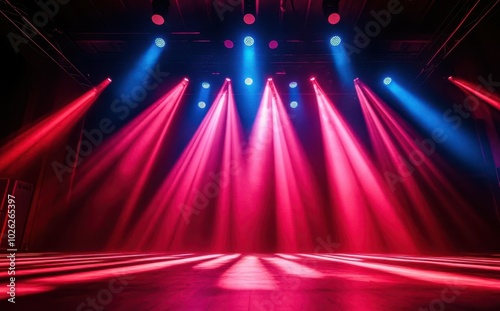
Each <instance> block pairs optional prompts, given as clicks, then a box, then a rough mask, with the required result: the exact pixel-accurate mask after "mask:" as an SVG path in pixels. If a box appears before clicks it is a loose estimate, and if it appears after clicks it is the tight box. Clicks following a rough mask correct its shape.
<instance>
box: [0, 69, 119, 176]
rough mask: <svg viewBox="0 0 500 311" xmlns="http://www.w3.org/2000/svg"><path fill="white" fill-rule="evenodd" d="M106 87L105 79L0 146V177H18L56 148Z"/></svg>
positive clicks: (107, 83) (107, 81)
mask: <svg viewBox="0 0 500 311" xmlns="http://www.w3.org/2000/svg"><path fill="white" fill-rule="evenodd" d="M109 83H110V82H109V80H106V79H105V80H104V81H102V82H101V83H100V84H99V85H97V86H96V87H94V88H93V89H92V90H89V91H87V92H86V93H85V94H83V95H81V96H80V97H78V98H77V99H75V100H73V101H72V102H71V103H69V104H67V105H65V106H64V107H62V108H61V109H59V110H57V111H55V112H53V113H52V114H50V115H48V116H46V117H45V118H43V119H41V120H40V121H37V122H36V123H34V124H32V125H31V126H29V127H28V128H26V129H25V130H22V131H21V132H19V133H18V134H17V135H16V136H14V137H12V139H11V140H10V142H8V143H7V144H6V145H4V146H0V174H1V175H7V174H18V173H19V172H22V171H23V170H25V169H26V168H27V167H28V165H30V164H32V163H35V161H36V160H38V159H40V156H41V155H42V154H43V153H44V152H47V150H49V149H50V148H54V147H59V146H60V144H61V143H62V142H64V141H65V139H66V137H67V134H68V133H69V132H70V131H71V130H72V129H73V128H74V126H75V125H76V124H77V123H78V122H79V121H80V120H81V118H82V117H83V116H84V115H85V113H86V112H87V110H88V109H89V108H90V106H91V105H92V104H93V103H94V101H95V100H96V99H97V98H98V97H99V95H100V94H101V93H102V91H104V89H105V88H106V87H107V86H108V85H109ZM53 167H54V166H53ZM58 169H60V167H58ZM68 170H70V169H68Z"/></svg>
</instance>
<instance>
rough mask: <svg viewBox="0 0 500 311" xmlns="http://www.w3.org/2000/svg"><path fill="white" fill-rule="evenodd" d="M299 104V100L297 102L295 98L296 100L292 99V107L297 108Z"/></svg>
mask: <svg viewBox="0 0 500 311" xmlns="http://www.w3.org/2000/svg"><path fill="white" fill-rule="evenodd" d="M298 105H299V103H298V102H296V101H295V100H294V101H292V102H290V107H292V108H294V109H295V108H297V106H298Z"/></svg>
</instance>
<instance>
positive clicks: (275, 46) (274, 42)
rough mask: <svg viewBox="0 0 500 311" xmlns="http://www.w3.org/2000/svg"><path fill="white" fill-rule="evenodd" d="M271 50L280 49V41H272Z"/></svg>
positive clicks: (270, 43)
mask: <svg viewBox="0 0 500 311" xmlns="http://www.w3.org/2000/svg"><path fill="white" fill-rule="evenodd" d="M269 48H270V49H272V50H274V49H276V48H278V41H276V40H271V41H270V42H269Z"/></svg>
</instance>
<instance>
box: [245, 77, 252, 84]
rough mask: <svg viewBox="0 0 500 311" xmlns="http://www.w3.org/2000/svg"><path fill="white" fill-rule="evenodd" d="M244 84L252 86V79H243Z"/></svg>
mask: <svg viewBox="0 0 500 311" xmlns="http://www.w3.org/2000/svg"><path fill="white" fill-rule="evenodd" d="M245 84H246V85H252V84H253V79H252V78H246V79H245Z"/></svg>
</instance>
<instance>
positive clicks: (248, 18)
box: [243, 13, 255, 25]
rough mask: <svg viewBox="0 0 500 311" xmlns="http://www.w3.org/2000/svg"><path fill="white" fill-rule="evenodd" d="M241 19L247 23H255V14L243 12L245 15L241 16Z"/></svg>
mask: <svg viewBox="0 0 500 311" xmlns="http://www.w3.org/2000/svg"><path fill="white" fill-rule="evenodd" d="M243 21H244V22H245V24H247V25H252V24H253V23H255V16H253V14H250V13H248V14H245V16H243Z"/></svg>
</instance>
